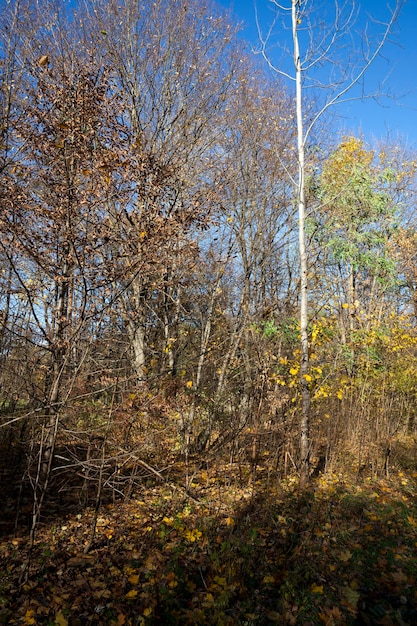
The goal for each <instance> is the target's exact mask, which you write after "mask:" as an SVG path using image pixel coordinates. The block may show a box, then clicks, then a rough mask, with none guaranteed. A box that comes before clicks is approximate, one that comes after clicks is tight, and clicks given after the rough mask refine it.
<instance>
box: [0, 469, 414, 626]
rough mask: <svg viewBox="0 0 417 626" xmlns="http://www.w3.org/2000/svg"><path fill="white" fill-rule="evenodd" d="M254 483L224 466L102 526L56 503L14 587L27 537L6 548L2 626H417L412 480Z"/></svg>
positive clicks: (3, 541)
mask: <svg viewBox="0 0 417 626" xmlns="http://www.w3.org/2000/svg"><path fill="white" fill-rule="evenodd" d="M245 482H246V485H244V486H242V483H245ZM247 483H248V481H242V476H241V475H240V476H239V472H238V471H237V468H235V467H233V466H232V465H226V464H225V465H224V466H223V467H220V468H219V467H217V468H214V467H213V468H211V469H210V468H208V469H200V470H198V471H196V473H195V474H194V477H193V480H192V484H191V486H190V493H191V494H192V498H190V497H189V496H187V494H186V492H185V491H183V490H182V489H175V488H173V486H172V483H171V484H158V483H149V482H148V484H147V485H145V484H144V485H143V487H140V488H138V489H137V490H136V492H135V494H134V496H132V497H131V498H130V499H129V500H120V501H117V500H116V501H114V502H110V503H107V504H105V505H103V506H102V507H101V508H100V510H99V512H98V517H97V519H96V522H97V523H96V527H94V517H95V511H94V509H93V508H87V509H85V508H82V507H79V508H78V510H76V509H72V510H71V512H68V511H66V510H65V507H61V508H60V507H58V506H55V508H54V506H52V505H49V506H48V507H46V509H45V514H44V517H43V518H42V520H41V523H40V525H39V528H38V532H37V535H36V541H35V545H34V549H33V553H32V556H31V562H30V568H29V570H28V576H27V577H26V579H25V581H24V582H23V583H21V584H20V585H19V584H18V581H19V578H21V574H22V568H23V566H24V564H25V562H26V560H27V554H28V552H27V551H28V532H27V526H26V528H25V527H23V526H22V527H20V526H19V527H18V528H17V529H16V530H15V532H13V533H12V532H9V531H7V532H6V534H4V536H3V537H1V538H0V624H28V625H29V624H48V625H53V624H55V625H58V626H66V625H69V626H85V625H87V624H114V625H115V626H128V625H132V626H134V625H135V626H136V625H152V624H155V625H156V624H158V625H162V626H168V625H170V624H190V625H195V624H196V625H198V624H216V625H219V626H221V625H229V624H230V625H232V624H233V625H235V624H236V625H239V624H241V625H244V624H245V625H251V624H253V625H265V624H285V625H291V624H294V625H296V624H300V625H304V626H307V625H315V624H325V625H327V626H332V625H337V624H365V625H368V624H369V625H373V624H382V625H385V626H389V625H391V624H397V625H407V624H408V625H410V626H411V625H412V624H417V471H413V469H412V468H411V469H408V470H401V471H400V470H399V469H398V468H397V469H395V470H394V469H393V470H392V471H391V476H390V478H389V479H388V478H383V479H382V478H378V479H377V478H374V477H370V476H369V477H365V476H362V477H361V478H360V480H358V479H357V476H355V475H354V474H352V473H351V474H350V475H349V474H344V473H339V474H336V473H327V474H324V475H323V476H321V477H320V478H317V479H315V480H314V481H312V483H311V485H310V486H309V488H308V490H306V491H304V492H302V493H300V492H299V490H298V488H297V483H296V479H295V478H288V479H286V480H285V481H282V480H281V481H278V480H275V479H273V477H272V475H270V474H268V472H267V471H266V470H264V471H262V467H260V468H259V471H258V473H257V476H256V477H254V478H253V480H252V481H251V484H250V486H248V484H247ZM4 528H6V529H7V525H5V526H4ZM9 530H10V529H9ZM92 530H93V536H94V541H93V543H92V546H91V549H90V550H89V551H88V553H87V554H85V546H86V545H88V544H89V542H90V538H91V536H92Z"/></svg>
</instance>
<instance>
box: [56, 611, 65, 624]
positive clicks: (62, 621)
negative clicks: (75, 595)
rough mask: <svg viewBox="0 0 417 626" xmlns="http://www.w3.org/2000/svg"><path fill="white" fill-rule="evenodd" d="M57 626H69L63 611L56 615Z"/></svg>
mask: <svg viewBox="0 0 417 626" xmlns="http://www.w3.org/2000/svg"><path fill="white" fill-rule="evenodd" d="M55 625H56V626H68V620H67V618H66V617H65V615H64V614H63V612H62V611H58V613H57V614H56V615H55Z"/></svg>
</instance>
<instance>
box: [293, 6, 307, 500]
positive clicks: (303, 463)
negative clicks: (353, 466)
mask: <svg viewBox="0 0 417 626" xmlns="http://www.w3.org/2000/svg"><path fill="white" fill-rule="evenodd" d="M298 7H299V1H298V0H292V31H293V44H294V65H295V75H296V76H295V83H296V114H297V150H298V189H297V201H298V238H299V239H298V242H299V254H300V348H301V359H300V385H301V398H302V400H301V424H300V426H301V437H300V457H301V459H300V487H301V488H304V487H305V486H306V485H307V483H308V480H309V474H310V437H309V435H310V404H311V398H310V387H309V383H308V372H309V355H308V308H307V307H308V264H307V251H306V236H305V156H304V129H303V103H302V82H301V81H302V76H301V74H302V70H301V60H300V51H299V43H298V32H297V25H298Z"/></svg>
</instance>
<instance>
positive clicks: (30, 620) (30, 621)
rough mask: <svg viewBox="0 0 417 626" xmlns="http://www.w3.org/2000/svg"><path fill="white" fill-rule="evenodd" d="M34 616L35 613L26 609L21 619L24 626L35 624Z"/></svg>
mask: <svg viewBox="0 0 417 626" xmlns="http://www.w3.org/2000/svg"><path fill="white" fill-rule="evenodd" d="M34 615H35V611H33V610H32V609H28V610H27V611H26V613H25V617H24V618H23V623H24V624H36V620H35V618H34V617H33V616H34Z"/></svg>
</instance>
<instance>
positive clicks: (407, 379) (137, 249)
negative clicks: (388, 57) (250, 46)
mask: <svg viewBox="0 0 417 626" xmlns="http://www.w3.org/2000/svg"><path fill="white" fill-rule="evenodd" d="M1 6H2V14H1V17H0V41H1V43H0V59H1V64H0V86H1V88H0V118H1V119H0V122H1V124H0V135H1V138H0V231H1V233H0V479H1V489H2V502H3V504H2V512H1V515H0V530H1V532H2V537H1V540H0V565H1V572H2V577H1V578H2V580H1V582H0V623H2V624H58V625H61V626H65V625H71V626H72V625H73V626H77V625H78V624H93V623H97V624H115V625H117V626H123V625H126V626H127V625H129V624H132V625H133V624H142V625H146V624H149V625H150V624H219V625H220V624H225V625H226V624H274V623H277V624H326V625H328V626H332V625H333V624H335V625H336V624H362V623H363V624H387V625H388V624H413V623H416V620H417V612H416V611H417V598H416V596H415V591H414V589H415V584H416V570H415V559H413V551H415V545H416V541H417V538H416V527H417V521H416V520H417V510H416V506H415V493H416V479H417V464H416V463H417V457H416V437H417V423H416V400H417V398H416V388H415V381H416V376H417V332H416V331H417V327H416V311H417V295H416V294H417V269H416V252H417V238H416V234H415V233H416V230H415V215H414V204H415V189H416V188H415V183H416V170H417V161H416V158H415V155H414V154H413V153H412V151H411V150H409V149H406V148H405V147H403V146H402V145H401V144H400V143H398V144H396V145H393V144H390V143H387V144H383V143H380V144H374V145H372V146H371V145H368V143H367V142H366V140H365V138H357V137H350V136H347V137H342V138H340V137H338V136H337V134H336V133H334V140H332V141H327V142H324V141H323V137H322V136H321V135H317V136H313V135H312V137H311V145H310V146H306V148H307V150H308V151H309V155H310V157H311V158H310V160H309V163H311V167H310V170H309V172H308V185H307V198H306V208H307V213H308V215H307V221H306V232H307V238H308V255H309V268H310V269H309V272H310V275H309V284H310V290H311V293H310V302H309V319H310V324H309V328H308V334H309V346H308V347H309V370H308V373H307V374H304V375H303V380H302V383H303V384H304V385H305V384H306V385H307V386H308V389H309V391H310V397H311V433H310V440H309V445H310V450H309V459H310V461H311V475H310V484H309V486H308V487H307V488H306V489H305V490H302V491H301V492H300V491H299V490H298V488H297V479H298V476H299V472H300V462H301V457H300V448H299V442H300V415H301V410H302V397H301V396H302V389H301V387H302V385H301V384H300V326H299V321H298V319H299V318H298V315H297V312H298V306H299V301H298V300H299V271H298V269H297V267H298V265H297V248H296V244H295V240H296V226H297V225H296V218H295V214H294V201H293V199H294V198H293V188H292V184H291V180H292V179H293V178H294V172H295V171H296V168H297V159H296V158H295V156H294V149H293V143H294V125H293V103H292V101H291V99H290V98H289V96H288V94H287V93H286V91H285V89H284V88H283V86H282V84H277V82H276V80H273V79H271V78H270V77H269V76H267V75H266V74H265V71H264V69H263V68H262V66H261V65H259V64H258V63H257V61H256V59H255V60H254V59H253V57H252V56H251V55H250V54H249V51H248V50H247V49H246V46H245V44H244V43H243V42H242V41H241V40H240V39H239V38H238V37H237V32H238V29H237V27H235V25H234V23H233V19H232V17H231V16H230V15H228V14H226V13H224V12H222V11H221V10H220V9H219V7H217V6H216V5H214V4H211V2H198V1H197V0H181V1H180V2H173V1H172V2H171V1H170V2H162V0H157V1H156V2H148V1H146V2H141V3H138V2H134V1H133V0H124V1H123V2H115V1H114V2H113V0H91V1H89V2H85V3H79V5H78V6H77V7H76V8H73V9H70V8H69V7H66V8H65V10H62V11H59V12H58V13H57V11H56V7H55V5H54V4H53V3H50V2H49V1H46V0H45V1H44V2H39V3H32V2H30V1H29V0H24V1H22V2H17V3H9V2H2V3H1ZM190 42H192V46H191V45H190ZM314 106H315V105H314V102H312V103H311V109H312V110H313V109H314ZM320 142H321V143H320ZM319 145H320V149H318V146H319Z"/></svg>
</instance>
